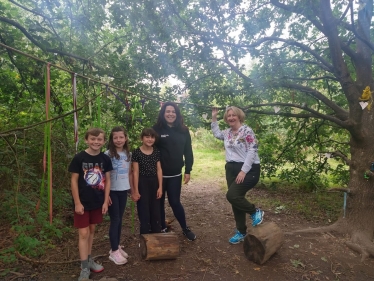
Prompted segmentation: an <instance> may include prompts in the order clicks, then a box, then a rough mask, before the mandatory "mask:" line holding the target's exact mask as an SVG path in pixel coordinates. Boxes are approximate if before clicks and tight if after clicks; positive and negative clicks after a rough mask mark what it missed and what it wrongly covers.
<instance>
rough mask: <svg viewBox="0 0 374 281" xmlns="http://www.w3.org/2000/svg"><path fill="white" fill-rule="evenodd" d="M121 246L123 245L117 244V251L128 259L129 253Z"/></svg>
mask: <svg viewBox="0 0 374 281" xmlns="http://www.w3.org/2000/svg"><path fill="white" fill-rule="evenodd" d="M122 248H123V246H118V250H119V252H120V253H121V255H122V257H124V258H125V259H128V258H129V255H128V254H127V253H126V252H125V251H124V250H123V249H122Z"/></svg>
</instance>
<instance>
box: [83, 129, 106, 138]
mask: <svg viewBox="0 0 374 281" xmlns="http://www.w3.org/2000/svg"><path fill="white" fill-rule="evenodd" d="M100 134H103V135H104V140H105V132H104V130H103V129H100V128H90V129H88V130H87V131H86V134H85V135H84V139H85V140H87V139H88V136H89V135H91V136H95V137H98V136H99V135H100Z"/></svg>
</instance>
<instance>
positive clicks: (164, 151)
mask: <svg viewBox="0 0 374 281" xmlns="http://www.w3.org/2000/svg"><path fill="white" fill-rule="evenodd" d="M153 129H154V130H155V131H156V132H157V134H158V135H159V138H158V139H157V141H156V147H157V148H158V149H159V150H160V154H161V167H162V176H163V194H162V197H161V202H160V203H161V226H162V230H163V231H166V230H167V228H166V223H165V194H166V193H167V195H168V201H169V204H170V206H171V208H172V210H173V213H174V216H175V217H176V219H177V220H178V222H179V224H180V226H181V227H182V231H183V234H184V235H185V236H186V237H187V239H188V240H190V241H193V240H195V239H196V235H195V234H194V233H193V232H192V231H191V230H190V228H189V227H188V226H187V223H186V215H185V212H184V208H183V206H182V204H181V202H180V195H181V189H182V167H183V166H185V172H184V183H185V184H186V183H188V182H189V180H190V173H191V170H192V164H193V152H192V146H191V136H190V132H189V130H188V128H187V127H186V126H185V125H184V123H183V117H182V115H181V113H180V110H179V108H178V106H177V105H176V104H175V103H173V102H165V103H164V104H163V105H162V107H161V110H160V113H159V115H158V119H157V124H156V125H154V126H153Z"/></svg>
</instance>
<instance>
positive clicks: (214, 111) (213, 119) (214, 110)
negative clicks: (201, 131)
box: [212, 107, 218, 122]
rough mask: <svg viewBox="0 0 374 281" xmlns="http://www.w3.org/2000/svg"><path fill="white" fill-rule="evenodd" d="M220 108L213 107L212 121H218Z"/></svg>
mask: <svg viewBox="0 0 374 281" xmlns="http://www.w3.org/2000/svg"><path fill="white" fill-rule="evenodd" d="M217 115H218V109H217V107H213V108H212V122H216V121H217Z"/></svg>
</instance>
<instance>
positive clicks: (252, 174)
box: [225, 162, 260, 234]
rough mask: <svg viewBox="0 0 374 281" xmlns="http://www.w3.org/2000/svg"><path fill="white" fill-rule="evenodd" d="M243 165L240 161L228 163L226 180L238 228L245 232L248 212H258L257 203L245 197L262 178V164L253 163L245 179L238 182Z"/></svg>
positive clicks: (227, 194)
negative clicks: (236, 180) (237, 178)
mask: <svg viewBox="0 0 374 281" xmlns="http://www.w3.org/2000/svg"><path fill="white" fill-rule="evenodd" d="M242 166H243V163H238V162H227V163H226V166H225V169H226V181H227V186H228V190H227V193H226V198H227V200H228V201H229V202H230V203H231V206H232V211H233V213H234V218H235V222H236V228H237V230H238V231H239V232H240V233H242V234H245V233H246V232H247V225H246V214H247V213H248V214H250V215H252V214H254V213H255V212H256V208H255V205H254V204H252V203H250V202H249V201H248V200H247V199H246V198H245V195H246V193H247V192H248V190H250V189H252V188H253V187H254V186H255V185H256V184H257V183H258V180H259V179H260V164H253V165H252V169H251V170H250V171H249V172H248V173H247V175H246V176H245V178H244V181H243V182H242V183H240V184H237V183H236V182H235V179H236V177H237V176H238V174H239V172H240V171H241V168H242Z"/></svg>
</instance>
